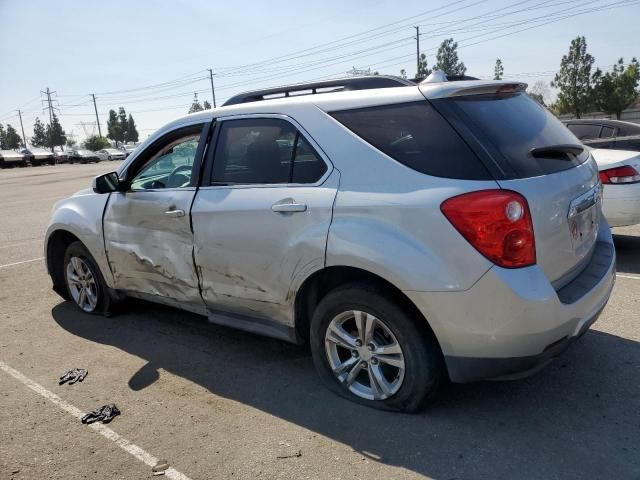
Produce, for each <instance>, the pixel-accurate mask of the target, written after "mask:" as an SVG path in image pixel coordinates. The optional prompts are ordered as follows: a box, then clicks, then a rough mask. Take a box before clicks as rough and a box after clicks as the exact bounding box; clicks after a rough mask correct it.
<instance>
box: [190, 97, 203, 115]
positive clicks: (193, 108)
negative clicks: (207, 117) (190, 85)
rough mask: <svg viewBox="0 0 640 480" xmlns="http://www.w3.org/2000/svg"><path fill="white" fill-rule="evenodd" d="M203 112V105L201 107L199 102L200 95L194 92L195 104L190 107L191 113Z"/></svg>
mask: <svg viewBox="0 0 640 480" xmlns="http://www.w3.org/2000/svg"><path fill="white" fill-rule="evenodd" d="M202 110H203V108H202V105H200V102H199V101H198V94H197V93H195V92H194V94H193V103H192V104H191V106H190V107H189V113H194V112H200V111H202Z"/></svg>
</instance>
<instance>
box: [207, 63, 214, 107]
mask: <svg viewBox="0 0 640 480" xmlns="http://www.w3.org/2000/svg"><path fill="white" fill-rule="evenodd" d="M208 70H209V78H210V79H211V96H212V97H213V108H216V91H215V89H214V88H213V69H211V68H209V69H208Z"/></svg>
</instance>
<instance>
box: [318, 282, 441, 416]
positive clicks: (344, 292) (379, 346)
mask: <svg viewBox="0 0 640 480" xmlns="http://www.w3.org/2000/svg"><path fill="white" fill-rule="evenodd" d="M414 316H415V315H411V313H410V312H409V310H408V309H406V308H403V307H402V306H401V305H399V304H398V303H397V302H396V301H394V300H393V299H392V298H390V297H389V296H387V295H386V294H385V293H383V292H382V291H381V290H379V289H375V288H372V287H371V286H369V285H366V284H350V285H345V286H343V287H339V288H337V289H335V290H333V291H331V292H330V293H328V294H327V295H326V296H325V297H324V298H323V299H322V301H321V302H320V304H319V305H318V307H317V308H316V311H315V313H314V315H313V319H312V321H311V331H310V344H311V353H312V356H313V362H314V364H315V366H316V369H317V370H318V373H319V375H320V378H321V379H322V381H323V383H324V384H325V385H326V386H327V387H328V388H329V389H331V390H332V391H334V392H335V393H337V394H338V395H340V396H342V397H344V398H347V399H349V400H351V401H354V402H357V403H360V404H362V405H366V406H368V407H373V408H377V409H380V410H392V411H401V412H415V411H418V410H420V409H421V408H423V407H424V406H425V405H426V404H427V402H428V401H429V399H430V398H431V397H432V396H433V395H434V394H435V392H436V391H437V389H438V386H439V385H440V383H441V381H442V379H443V378H444V362H443V359H442V353H441V351H440V347H439V345H438V342H437V340H436V339H435V337H434V335H433V333H432V332H431V331H430V329H429V327H428V326H427V325H424V320H423V319H422V318H414ZM358 325H360V327H361V328H359V327H358ZM366 332H369V334H368V335H367V334H366ZM345 334H346V335H345Z"/></svg>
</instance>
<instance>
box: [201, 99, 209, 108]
mask: <svg viewBox="0 0 640 480" xmlns="http://www.w3.org/2000/svg"><path fill="white" fill-rule="evenodd" d="M202 108H203V109H204V110H211V104H210V103H209V102H207V101H206V100H205V101H204V102H202Z"/></svg>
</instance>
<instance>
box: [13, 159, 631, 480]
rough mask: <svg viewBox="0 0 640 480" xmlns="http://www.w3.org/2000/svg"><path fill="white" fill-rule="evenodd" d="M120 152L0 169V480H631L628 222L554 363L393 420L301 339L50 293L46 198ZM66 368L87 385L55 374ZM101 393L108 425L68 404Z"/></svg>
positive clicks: (92, 401)
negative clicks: (342, 388)
mask: <svg viewBox="0 0 640 480" xmlns="http://www.w3.org/2000/svg"><path fill="white" fill-rule="evenodd" d="M116 164H117V163H116V162H102V163H100V164H97V165H58V166H53V167H38V168H22V169H13V170H3V171H0V479H34V478H59V479H81V478H92V479H100V478H109V479H116V478H118V479H119V478H123V479H124V478H126V479H129V478H149V477H151V475H152V473H151V468H150V466H149V465H148V464H149V463H150V462H152V461H153V460H155V459H166V460H168V462H169V463H170V464H171V466H172V467H173V468H174V469H175V470H173V471H171V472H170V473H171V475H169V476H170V477H172V478H181V479H183V480H185V479H193V480H195V479H222V478H224V479H229V478H234V479H253V478H265V479H275V478H287V479H289V478H292V479H293V478H295V479H303V478H308V479H353V478H384V479H395V478H398V479H408V478H437V479H496V478H539V479H547V480H548V479H571V478H575V479H583V478H616V479H639V478H640V227H632V228H626V229H617V230H616V231H615V232H614V233H615V237H616V246H617V251H618V279H617V282H616V286H615V288H614V292H613V296H612V298H611V301H610V303H609V305H608V306H607V307H606V309H605V310H604V312H603V314H602V316H601V317H600V320H599V321H598V322H597V323H596V324H595V325H594V326H593V327H592V329H591V330H590V331H589V332H588V333H587V334H586V335H585V336H584V337H583V338H582V339H581V341H580V342H577V343H576V344H575V345H574V346H572V348H571V349H570V350H568V351H567V352H566V353H565V354H564V355H563V356H562V357H561V358H559V359H557V360H556V361H555V362H553V363H552V364H551V365H550V366H549V367H547V368H546V369H545V370H543V371H542V372H540V373H538V374H537V375H535V376H533V377H530V378H528V379H525V380H520V381H514V382H484V383H477V384H469V385H450V386H447V387H446V388H445V389H444V390H443V391H442V393H441V395H440V397H439V398H438V399H437V400H436V401H435V403H434V404H433V405H432V406H431V407H430V408H429V409H428V410H426V411H424V412H423V413H421V414H419V415H401V414H391V413H383V412H378V411H374V410H371V409H367V408H363V407H360V406H357V405H355V404H352V403H349V402H347V401H344V400H342V399H340V398H337V397H336V396H334V395H333V394H331V393H330V392H328V391H326V390H325V389H324V388H323V387H322V386H321V385H320V382H319V380H318V379H317V378H316V373H315V371H314V369H313V365H312V361H311V358H310V355H309V354H308V352H307V351H306V350H305V349H304V348H301V347H296V346H293V345H289V344H286V343H282V342H279V341H275V340H270V339H267V338H262V337H258V336H253V335H250V334H246V333H243V332H239V331H234V330H230V329H226V328H223V327H218V326H214V325H210V324H208V323H207V321H206V319H205V318H204V317H199V316H197V315H192V314H189V313H185V312H181V311H178V310H174V309H171V308H167V307H161V306H156V305H153V304H149V303H145V302H142V301H128V303H127V305H126V307H127V309H126V312H124V313H119V314H117V315H114V316H112V317H109V318H105V317H102V316H91V315H87V314H83V313H79V312H78V311H76V310H75V309H74V308H72V306H71V305H69V304H67V303H64V302H63V301H62V300H61V299H60V297H58V296H57V295H56V294H55V293H53V292H52V291H51V283H50V280H49V277H48V276H47V274H46V272H45V268H44V263H43V261H42V255H43V253H42V237H43V234H44V230H45V227H46V224H47V220H48V217H49V214H50V212H51V208H52V207H53V205H54V203H55V202H56V201H57V200H59V199H61V198H63V197H65V196H68V195H69V194H71V193H73V192H74V191H77V190H80V189H82V188H86V187H88V186H90V184H91V179H92V177H93V176H95V175H97V174H99V173H103V172H106V171H109V170H111V169H114V168H115V166H116ZM73 367H82V368H87V369H88V370H89V375H88V377H87V378H86V380H85V381H84V382H83V383H78V384H75V385H72V386H59V385H58V381H57V380H58V377H59V376H60V375H61V374H62V373H64V372H65V371H67V370H69V369H70V368H73ZM52 394H53V396H52ZM110 402H115V403H116V404H117V405H118V406H119V407H120V409H121V410H122V415H121V416H120V417H117V418H116V419H115V420H114V421H113V422H111V423H110V424H109V429H110V430H109V431H100V429H92V428H90V427H88V426H85V425H82V424H81V423H80V421H79V420H78V419H77V418H76V417H75V416H74V414H73V412H74V411H75V410H74V408H75V409H79V410H80V411H82V412H88V411H90V410H92V409H94V408H96V407H98V406H100V405H103V404H105V403H110ZM109 432H111V433H109ZM132 445H133V446H132ZM134 447H135V448H134ZM145 461H146V463H145Z"/></svg>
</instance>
